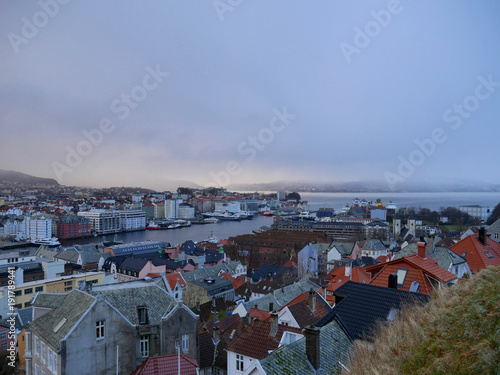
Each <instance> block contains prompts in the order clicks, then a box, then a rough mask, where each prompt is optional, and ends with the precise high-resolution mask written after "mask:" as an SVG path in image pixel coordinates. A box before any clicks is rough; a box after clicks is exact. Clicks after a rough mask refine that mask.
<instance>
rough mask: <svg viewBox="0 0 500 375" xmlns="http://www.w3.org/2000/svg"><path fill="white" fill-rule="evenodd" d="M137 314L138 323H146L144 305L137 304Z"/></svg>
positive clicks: (146, 315)
mask: <svg viewBox="0 0 500 375" xmlns="http://www.w3.org/2000/svg"><path fill="white" fill-rule="evenodd" d="M137 314H138V315H139V324H147V323H148V308H147V307H146V306H139V307H138V308H137Z"/></svg>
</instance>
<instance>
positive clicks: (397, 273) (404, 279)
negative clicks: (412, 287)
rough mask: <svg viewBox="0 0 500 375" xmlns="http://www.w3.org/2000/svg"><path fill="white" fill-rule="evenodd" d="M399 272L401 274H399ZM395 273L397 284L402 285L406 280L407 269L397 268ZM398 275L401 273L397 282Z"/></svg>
mask: <svg viewBox="0 0 500 375" xmlns="http://www.w3.org/2000/svg"><path fill="white" fill-rule="evenodd" d="M400 272H401V274H400ZM396 275H397V284H398V286H403V285H404V283H405V281H406V276H407V275H408V269H406V268H398V270H397V272H396ZM400 275H401V278H402V280H401V282H399V279H400Z"/></svg>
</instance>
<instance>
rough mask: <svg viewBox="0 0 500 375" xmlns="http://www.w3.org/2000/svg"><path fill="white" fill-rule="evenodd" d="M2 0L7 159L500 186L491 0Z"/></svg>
mask: <svg viewBox="0 0 500 375" xmlns="http://www.w3.org/2000/svg"><path fill="white" fill-rule="evenodd" d="M0 10H1V11H0V34H1V35H3V37H2V38H1V39H0V57H1V58H0V66H1V68H2V69H0V98H1V100H0V109H1V111H0V130H1V133H2V135H3V137H2V139H3V142H2V147H1V149H0V160H1V161H0V169H4V170H14V171H19V172H22V173H26V174H30V175H34V176H40V177H46V178H54V179H56V180H57V181H58V182H59V183H61V184H63V185H67V186H89V187H111V186H141V187H145V188H151V189H161V187H162V186H166V185H167V184H168V183H169V182H170V181H185V182H193V183H195V184H198V185H200V186H204V187H207V186H231V185H237V184H253V183H266V182H267V183H269V182H276V181H309V182H321V183H347V182H353V181H354V182H356V181H376V182H379V183H381V184H383V185H384V186H386V187H387V188H388V189H391V188H397V186H399V185H400V184H403V185H404V184H410V185H411V184H422V183H439V182H442V181H455V180H456V181H474V182H478V181H479V182H481V183H486V184H500V177H499V176H498V174H497V173H495V172H496V171H497V170H498V167H497V166H496V159H495V156H496V150H497V145H496V143H497V142H496V140H497V139H498V138H499V136H500V129H499V127H498V126H495V125H496V123H497V122H498V118H499V114H500V105H499V104H500V66H499V65H498V61H499V60H500V59H499V57H500V44H499V43H498V35H500V25H499V24H498V22H497V20H496V17H495V16H496V15H498V14H500V13H499V11H500V4H497V3H495V2H488V1H480V2H474V3H472V2H470V1H463V0H462V1H451V0H448V1H442V2H439V3H422V2H412V1H404V0H401V1H397V0H390V1H375V2H370V3H364V2H350V1H339V2H334V3H331V2H327V1H320V2H317V3H315V4H310V3H306V2H299V3H294V4H290V3H287V2H284V1H278V2H273V3H268V2H262V1H257V2H227V1H222V0H221V1H213V2H207V3H203V4H200V3H198V2H194V1H184V2H161V1H152V2H149V3H148V4H147V5H146V4H143V3H123V4H122V3H119V4H118V3H101V2H97V1H88V2H85V3H78V2H67V1H62V0H45V1H40V2H33V3H24V2H22V3H20V2H8V3H4V4H2V5H0Z"/></svg>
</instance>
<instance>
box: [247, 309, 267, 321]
mask: <svg viewBox="0 0 500 375" xmlns="http://www.w3.org/2000/svg"><path fill="white" fill-rule="evenodd" d="M248 313H249V314H250V315H251V316H252V318H254V319H260V320H269V319H270V318H271V312H270V311H267V310H261V309H256V308H254V307H250V310H248Z"/></svg>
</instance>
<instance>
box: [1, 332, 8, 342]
mask: <svg viewBox="0 0 500 375" xmlns="http://www.w3.org/2000/svg"><path fill="white" fill-rule="evenodd" d="M3 340H7V334H6V333H0V341H3Z"/></svg>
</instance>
